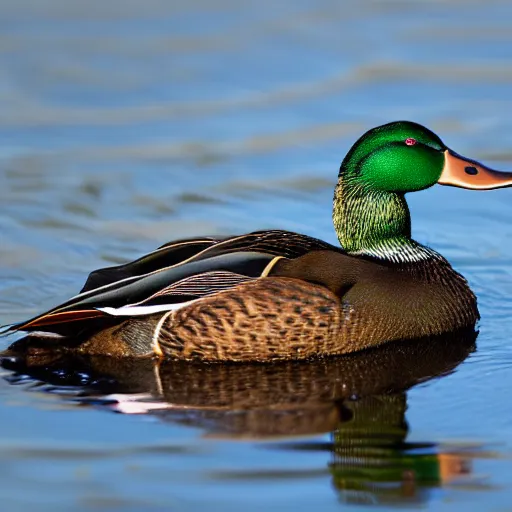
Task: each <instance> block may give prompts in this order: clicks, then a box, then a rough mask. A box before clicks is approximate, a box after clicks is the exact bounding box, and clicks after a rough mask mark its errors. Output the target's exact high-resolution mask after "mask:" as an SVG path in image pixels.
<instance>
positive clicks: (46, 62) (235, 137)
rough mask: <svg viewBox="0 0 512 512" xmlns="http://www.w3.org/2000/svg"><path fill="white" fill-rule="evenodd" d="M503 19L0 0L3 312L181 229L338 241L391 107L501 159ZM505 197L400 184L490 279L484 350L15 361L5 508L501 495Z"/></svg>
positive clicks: (482, 291)
mask: <svg viewBox="0 0 512 512" xmlns="http://www.w3.org/2000/svg"><path fill="white" fill-rule="evenodd" d="M511 16H512V5H510V3H509V2H506V1H498V0H494V1H493V0H489V1H487V2H485V3H484V4H482V3H481V2H476V1H475V2H473V1H467V2H458V1H456V0H452V1H448V0H446V1H441V0H439V1H436V2H432V1H421V0H417V1H414V2H411V1H400V0H395V1H391V0H390V1H385V0H380V1H378V0H374V1H369V0H367V1H365V2H362V1H361V0H353V1H352V0H349V1H346V2H334V1H327V0H324V1H315V2H307V1H294V2H292V1H283V2H278V3H277V4H275V5H272V7H271V8H270V6H265V5H262V4H260V3H254V2H239V1H238V2H234V1H230V0H224V1H222V0H217V1H216V2H206V1H204V0H195V1H191V2H186V3H185V2H182V3H181V4H178V3H172V2H163V1H159V0H150V1H148V2H144V3H140V2H131V1H126V0H123V1H121V0H119V1H117V0H116V1H111V2H97V1H92V2H87V3H76V2H74V3H69V2H63V1H62V0H48V1H46V2H44V4H43V3H40V2H33V1H29V0H21V1H18V2H5V1H4V2H0V107H1V115H0V141H1V144H0V319H1V323H8V322H12V321H15V320H20V319H23V318H26V317H29V316H32V315H33V314H35V313H37V312H40V311H42V310H44V309H46V308H49V307H50V306H53V305H55V304H56V303H58V302H60V301H62V300H64V299H66V298H67V297H69V296H70V295H73V294H74V293H75V292H76V291H77V290H78V289H79V288H80V287H81V284H82V283H83V281H84V279H85V276H86V274H87V273H88V272H89V271H91V270H93V269H94V268H97V267H101V266H105V265H108V264H112V263H117V262H121V261H125V260H127V259H131V258H134V257H136V256H138V255H140V254H142V253H144V252H145V251H149V250H151V249H152V248H154V247H156V246H158V245H160V244H162V243H164V242H166V241H168V240H171V239H173V238H177V237H182V236H193V235H201V234H227V233H240V232H247V231H251V230H255V229H262V228H283V229H291V230H296V231H301V232H304V233H307V234H310V235H313V236H316V237H319V238H323V239H325V240H327V241H329V242H333V243H334V242H335V235H334V232H333V228H332V224H331V220H330V207H331V199H332V190H333V187H334V183H335V179H336V174H337V168H338V166H339V162H340V161H341V159H342V157H343V156H344V154H345V152H346V151H347V150H348V148H349V147H350V145H351V144H352V142H353V141H354V140H355V139H356V138H357V137H358V136H359V135H360V134H361V133H362V132H363V131H365V130H366V129H368V128H370V127H373V126H375V125H378V124H381V123H384V122H388V121H391V120H395V119H400V118H405V119H411V120H415V121H417V122H420V123H422V124H425V125H427V126H428V127H430V128H432V129H434V130H435V131H436V132H437V133H438V134H439V135H440V136H441V137H442V138H443V140H444V141H445V142H446V143H447V144H448V145H450V147H452V148H453V149H455V150H456V151H458V152H460V153H462V154H465V155H467V156H471V157H473V158H477V159H481V160H485V161H486V162H487V163H489V164H490V165H492V166H494V167H497V168H504V169H506V168H508V169H510V168H512V153H511V151H510V149H509V148H510V147H512V121H511V118H510V116H509V115H508V110H509V109H510V107H511V99H510V90H511V85H512V72H511V71H510V62H511V57H512V44H511V42H512V40H511V35H510V30H509V28H510V27H509V21H508V20H510V19H511ZM510 194H512V192H511V191H510V190H501V191H492V192H478V193H477V192H470V191H464V190H457V189H451V188H443V187H435V188H433V189H430V190H428V191H424V192H421V193H417V194H411V195H410V197H409V198H408V201H409V205H410V207H411V212H412V216H413V231H414V236H415V238H417V239H419V240H421V241H422V242H424V243H427V244H429V245H431V246H432V247H434V248H435V249H436V250H438V251H440V252H441V253H442V254H443V255H445V256H446V257H447V258H448V259H449V260H450V261H451V262H452V263H453V265H454V266H455V267H456V268H457V270H459V271H460V272H461V273H463V274H464V275H465V276H466V277H467V278H468V279H469V281H470V284H471V286H472V287H473V289H474V290H475V292H476V293H477V295H478V298H479V307H480V312H481V314H482V320H481V324H480V333H479V336H478V338H477V340H476V347H474V346H473V345H472V341H471V340H465V341H464V340H463V341H462V342H461V341H460V340H452V342H451V345H449V346H451V347H452V348H451V350H450V351H449V353H446V352H445V350H446V345H443V344H441V346H438V345H437V344H435V343H434V342H432V344H431V345H430V344H429V345H428V346H429V347H433V349H432V350H428V351H427V352H428V354H425V353H424V352H423V351H422V350H423V349H422V350H420V349H409V350H407V349H403V354H402V352H400V354H402V355H400V356H399V357H398V356H397V353H398V348H397V349H396V350H395V351H392V352H391V354H390V353H389V352H384V353H378V354H377V355H375V354H373V355H372V354H370V355H364V356H357V357H355V358H354V359H350V360H348V362H347V361H345V362H338V363H334V362H333V363H329V364H327V363H325V364H324V363H322V364H317V365H311V366H307V367H304V366H303V365H299V366H293V365H292V366H287V365H284V366H283V367H276V368H274V369H272V370H264V369H262V368H261V367H258V368H256V369H255V368H252V369H251V368H249V369H244V370H243V371H242V370H236V369H233V368H231V369H229V370H226V369H224V370H223V369H219V368H217V369H216V370H214V369H209V370H204V369H201V368H197V367H188V366H186V367H182V366H180V365H177V366H176V365H174V366H173V365H172V364H171V365H164V366H162V367H152V366H150V367H148V366H147V365H144V364H143V365H134V366H133V367H125V366H122V365H118V366H116V367H112V365H110V366H109V364H108V363H107V362H105V361H102V360H93V361H71V362H69V361H68V362H61V363H59V364H57V365H56V364H51V363H48V365H46V366H45V367H43V368H13V367H10V366H9V362H7V364H6V366H7V367H6V368H5V369H4V370H3V372H4V373H3V379H2V380H1V381H0V412H1V415H2V418H3V421H2V422H1V424H0V446H1V448H0V465H1V467H2V479H1V481H0V497H1V499H2V507H3V508H4V509H5V510H12V511H16V510H26V509H28V508H29V507H30V508H31V509H32V510H69V509H71V508H73V509H74V510H77V511H82V510H83V511H89V510H173V509H175V510H197V509H199V508H205V507H211V508H212V509H214V510H217V509H219V510H240V509H242V508H243V509H244V510H259V509H261V508H262V507H265V508H267V509H269V510H272V509H294V510H310V509H312V508H316V509H319V510H320V509H321V510H337V509H341V508H343V509H345V510H352V509H354V510H355V509H358V508H360V506H361V505H362V504H365V505H375V506H380V507H382V508H383V509H388V510H392V509H394V508H395V507H397V506H400V507H401V508H405V509H409V508H418V507H422V508H428V509H432V510H452V509H457V510H458V509H461V508H462V509H465V510H483V509H485V510H505V509H507V508H508V507H509V506H510V503H511V501H512V464H511V461H510V454H511V442H512V436H511V432H512V413H511V412H510V408H509V407H508V404H509V395H510V386H511V384H512V382H511V379H510V372H509V369H510V367H511V365H512V349H511V345H510V343H509V336H508V333H509V331H510V328H511V327H512V322H511V320H510V316H511V315H510V313H511V310H512V301H511V300H510V297H511V292H512V275H511V271H512V259H511V257H510V254H511V249H512V230H511V229H510V227H509V218H510V217H511V214H512V206H511V205H512V202H511V201H510V197H511V196H510ZM9 341H11V340H5V339H3V340H2V347H4V346H6V345H7V344H8V343H9ZM436 347H437V348H436ZM442 347H445V349H442ZM424 350H426V349H424ZM382 369H384V370H385V371H383V370H382ZM237 372H240V373H237ZM29 375H31V377H29ZM105 394H107V396H105ZM115 411H117V412H125V413H133V414H113V412H115ZM136 413H138V414H136Z"/></svg>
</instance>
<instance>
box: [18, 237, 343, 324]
mask: <svg viewBox="0 0 512 512" xmlns="http://www.w3.org/2000/svg"><path fill="white" fill-rule="evenodd" d="M326 249H327V250H333V251H336V252H343V251H342V250H341V249H339V248H336V247H334V246H332V245H330V244H328V243H326V242H323V241H321V240H318V239H316V238H312V237H309V236H306V235H300V234H298V233H292V232H289V231H282V230H269V231H257V232H254V233H249V234H246V235H242V236H235V237H230V238H223V239H214V238H210V237H201V238H196V239H187V240H178V241H175V242H170V243H168V244H165V245H163V246H162V247H160V248H159V249H157V250H156V251H153V252H151V253H149V254H147V255H145V256H143V257H141V258H139V259H137V260H135V261H133V262H130V263H126V264H124V265H119V266H116V267H107V268H104V269H99V270H96V271H94V272H92V273H91V274H90V275H89V277H88V279H87V281H86V283H85V285H84V287H83V288H82V291H81V292H80V293H79V294H78V295H76V296H75V297H72V298H71V299H70V300H68V301H67V302H65V303H63V304H61V305H59V306H57V307H55V308H53V309H51V310H49V311H47V312H46V313H43V314H42V315H39V316H37V317H35V318H32V319H30V320H28V321H26V322H23V323H20V324H15V325H14V326H12V327H11V328H10V330H13V331H16V330H26V331H33V330H36V329H38V330H40V329H41V328H43V330H45V329H47V330H49V331H51V329H52V328H53V326H55V325H56V324H60V323H63V322H65V323H69V322H72V321H74V318H76V320H82V319H85V318H86V317H89V318H98V317H101V316H106V315H109V314H113V313H114V311H116V310H119V309H120V308H126V309H124V310H123V311H125V312H126V311H127V310H128V308H130V307H132V308H133V307H135V305H138V306H146V307H148V309H146V310H145V311H147V314H149V313H150V312H151V311H152V310H151V309H149V306H155V307H156V306H164V307H165V306H166V305H167V306H169V305H170V304H179V303H183V302H187V301H189V300H191V299H194V298H196V297H202V296H207V295H210V294H213V293H216V292H218V291H221V290H226V289H229V288H232V287H234V286H237V285H239V284H241V283H243V282H245V281H247V280H250V279H255V278H258V277H260V276H262V275H263V274H264V272H265V269H266V267H267V265H269V263H271V262H272V260H273V259H274V258H275V257H277V256H280V257H284V258H296V257H299V256H302V255H304V254H306V253H308V252H311V251H314V250H326ZM160 310H161V309H160ZM165 310H166V311H168V310H169V308H168V309H165ZM132 311H133V312H134V313H135V311H136V310H135V309H132ZM141 311H144V310H143V309H140V308H139V309H138V310H137V314H141ZM71 312H75V315H72V314H70V313H71ZM78 312H80V314H77V313H78Z"/></svg>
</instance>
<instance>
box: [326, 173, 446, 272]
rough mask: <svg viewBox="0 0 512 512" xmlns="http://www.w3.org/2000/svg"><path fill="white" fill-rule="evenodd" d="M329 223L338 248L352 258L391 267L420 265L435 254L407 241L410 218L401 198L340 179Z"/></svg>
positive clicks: (409, 230) (405, 203) (352, 181)
mask: <svg viewBox="0 0 512 512" xmlns="http://www.w3.org/2000/svg"><path fill="white" fill-rule="evenodd" d="M333 221H334V227H335V229H336V233H337V235H338V239H339V241H340V243H341V246H342V247H343V248H344V249H345V250H346V251H347V252H348V253H349V254H353V255H363V256H369V257H371V258H376V259H379V260H383V261H388V262H392V263H408V262H415V261H421V260H425V259H428V258H431V257H433V256H436V255H437V253H436V252H434V251H433V250H431V249H429V248H427V247H425V246H423V245H421V244H419V243H418V242H415V241H414V240H412V239H411V216H410V213H409V208H408V206H407V202H406V201H405V197H404V195H403V194H397V193H392V192H386V191H382V190H375V189H374V188H371V187H369V186H368V185H366V184H364V183H360V182H359V180H356V179H352V180H350V179H346V178H343V177H342V176H340V178H339V181H338V185H337V186H336V190H335V193H334V206H333Z"/></svg>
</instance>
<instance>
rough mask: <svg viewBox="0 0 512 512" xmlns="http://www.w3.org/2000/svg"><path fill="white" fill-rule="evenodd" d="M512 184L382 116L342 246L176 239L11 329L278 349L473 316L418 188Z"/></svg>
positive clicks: (359, 172)
mask: <svg viewBox="0 0 512 512" xmlns="http://www.w3.org/2000/svg"><path fill="white" fill-rule="evenodd" d="M435 183H440V184H444V185H454V186H459V187H465V188H473V189H490V188H498V187H504V186H510V185H512V173H500V172H497V171H493V170H491V169H489V168H487V167H485V166H483V165H482V164H479V163H477V162H475V161H474V160H469V159H465V158H463V157H461V156H460V155H457V154H456V153H454V152H453V151H451V150H449V149H448V148H447V147H446V146H445V145H444V144H443V143H442V141H441V140H440V139H439V137H437V135H435V134H434V133H433V132H431V131H429V130H428V129H426V128H425V127H423V126H421V125H418V124H415V123H411V122H406V121H398V122H395V123H390V124H388V125H384V126H381V127H377V128H374V129H373V130H370V131H369V132H367V133H366V134H364V135H363V136H362V137H361V138H360V139H359V140H358V141H357V142H356V144H354V146H353V147H352V149H351V150H350V151H349V153H348V154H347V156H346V157H345V159H344V160H343V162H342V164H341V168H340V172H339V175H338V183H337V186H336V189H335V193H334V207H333V221H334V226H335V229H336V233H337V235H338V239H339V241H340V246H339V247H337V246H334V245H331V244H328V243H326V242H323V241H321V240H318V239H316V238H312V237H310V236H306V235H301V234H297V233H292V232H288V231H281V230H269V231H258V232H254V233H250V234H247V235H241V236H236V237H230V238H225V239H216V238H211V237H204V238H193V239H187V240H178V241H173V242H170V243H168V244H166V245H164V246H162V247H160V248H159V249H157V250H156V251H153V252H151V253H150V254H148V255H146V256H143V257H142V258H139V259H138V260H135V261H133V262H131V263H127V264H124V265H120V266H117V267H110V268H105V269H100V270H97V271H95V272H92V273H91V274H90V275H89V278H88V279H87V281H86V283H85V286H84V287H83V289H82V290H81V292H80V293H79V294H78V295H77V296H75V297H73V298H72V299H70V300H69V301H67V302H65V303H64V304H62V305H60V306H58V307H56V308H54V309H52V310H50V311H48V312H46V313H43V314H42V315H39V316H37V317H35V318H33V319H30V320H28V321H26V322H22V323H19V324H16V325H14V326H12V327H11V328H10V330H11V331H13V330H14V331H25V332H27V333H28V336H27V337H25V338H23V339H21V340H19V341H17V342H15V343H14V344H13V345H11V347H10V348H9V350H10V351H11V352H32V353H37V352H38V351H43V352H45V351H65V352H72V353H81V354H90V355H111V356H130V357H132V356H157V357H161V358H164V357H167V358H174V359H183V360H201V361H245V362H247V361H262V362H266V361H278V360H286V359H307V358H312V357H321V356H331V355H339V354H347V353H351V352H355V351H358V350H362V349H367V348H370V347H375V346H379V345H382V344H383V343H386V342H392V341H398V340H409V339H418V338H425V337H428V336H436V335H440V334H445V333H449V332H455V331H457V330H460V329H465V328H468V327H474V325H475V323H476V321H477V320H478V318H479V314H478V309H477V304H476V297H475V295H474V294H473V292H472V291H471V290H470V288H469V286H468V284H467V282H466V280H465V279H464V278H463V277H462V276H461V275H460V274H459V273H457V272H456V271H455V270H454V269H453V268H452V267H451V265H450V264H449V263H448V261H447V260H446V259H444V258H443V257H442V256H441V255H440V254H438V253H437V252H435V251H433V250H432V249H430V248H428V247H425V246H423V245H421V244H420V243H418V242H416V241H414V240H413V239H412V238H411V220H410V214H409V210H408V207H407V203H406V201H405V194H406V193H407V192H414V191H417V190H423V189H425V188H428V187H430V186H432V185H434V184H435Z"/></svg>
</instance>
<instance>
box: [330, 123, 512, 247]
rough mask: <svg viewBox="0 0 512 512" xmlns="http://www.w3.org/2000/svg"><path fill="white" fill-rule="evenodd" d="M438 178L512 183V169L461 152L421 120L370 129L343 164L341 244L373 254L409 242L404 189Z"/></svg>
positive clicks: (478, 186)
mask: <svg viewBox="0 0 512 512" xmlns="http://www.w3.org/2000/svg"><path fill="white" fill-rule="evenodd" d="M436 183H439V184H441V185H451V186H455V187H462V188H467V189H474V190H489V189H495V188H502V187H509V186H512V173H509V172H499V171H495V170H493V169H490V168H489V167H487V166H485V165H483V164H481V163H479V162H476V161H475V160H472V159H469V158H465V157H463V156H461V155H459V154H457V153H456V152H455V151H453V150H451V149H449V148H448V147H447V146H446V145H445V144H444V143H443V141H442V140H441V139H440V138H439V137H438V136H437V135H436V134H435V133H434V132H432V131H430V130H429V129H427V128H425V127H424V126H421V125H419V124H417V123H413V122H409V121H396V122H393V123H389V124H385V125H383V126H378V127H377V128H373V129H372V130H370V131H368V132H366V133H365V134H364V135H363V136H362V137H360V138H359V140H358V141H357V142H356V143H355V144H354V145H353V146H352V148H351V149H350V151H349V152H348V154H347V156H346V157H345V159H344V160H343V162H342V164H341V167H340V173H339V177H338V185H337V187H336V191H335V196H334V210H333V219H334V224H335V227H336V231H337V234H338V238H339V239H340V242H341V244H342V246H343V247H344V248H345V249H346V250H347V251H348V252H353V253H359V254H361V253H362V254H364V253H367V254H369V255H374V256H375V255H376V254H380V253H382V252H383V251H384V249H383V247H384V246H388V247H389V248H390V249H389V250H390V251H391V252H393V251H395V250H398V249H399V248H400V247H401V246H403V245H404V244H405V245H407V241H408V240H410V216H409V210H408V208H407V204H406V203H405V199H404V195H405V194H406V193H407V192H415V191H419V190H424V189H426V188H429V187H431V186H433V185H435V184H436ZM384 257H385V255H384Z"/></svg>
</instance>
